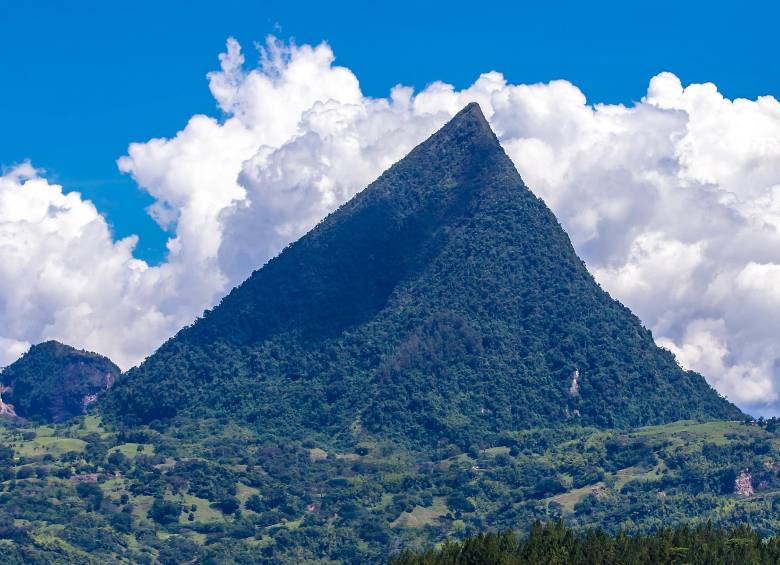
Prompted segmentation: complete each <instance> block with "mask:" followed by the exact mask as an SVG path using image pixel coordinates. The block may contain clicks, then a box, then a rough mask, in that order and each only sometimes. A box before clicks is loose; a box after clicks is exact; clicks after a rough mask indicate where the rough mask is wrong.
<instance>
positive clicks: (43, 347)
mask: <svg viewBox="0 0 780 565" xmlns="http://www.w3.org/2000/svg"><path fill="white" fill-rule="evenodd" d="M119 374H120V370H119V367H117V366H116V365H114V363H112V362H111V360H110V359H108V358H106V357H103V356H102V355H98V354H97V353H90V352H88V351H80V350H78V349H74V348H72V347H70V346H68V345H64V344H62V343H59V342H57V341H47V342H44V343H41V344H39V345H34V346H32V347H31V348H30V350H29V351H28V352H27V353H25V354H24V355H23V356H22V357H21V359H19V360H18V361H16V362H15V363H13V364H11V365H9V366H8V367H6V368H5V369H4V370H3V371H2V372H0V383H1V384H0V394H1V395H2V399H1V400H0V406H1V407H2V410H3V412H4V413H5V414H7V415H14V416H19V417H22V418H27V419H31V420H35V421H43V422H64V421H65V420H68V419H70V418H72V417H74V416H78V415H81V414H83V413H84V412H85V411H86V408H87V406H88V405H89V404H91V403H92V402H94V401H95V400H96V399H97V397H98V395H100V394H101V393H103V392H105V391H106V390H108V389H110V388H111V386H112V385H113V384H114V382H115V381H116V379H117V377H118V376H119Z"/></svg>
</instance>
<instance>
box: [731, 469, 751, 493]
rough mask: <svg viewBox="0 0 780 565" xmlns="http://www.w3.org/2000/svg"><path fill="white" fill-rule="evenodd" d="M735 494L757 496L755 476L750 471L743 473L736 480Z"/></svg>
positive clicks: (746, 470)
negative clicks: (754, 488) (754, 483)
mask: <svg viewBox="0 0 780 565" xmlns="http://www.w3.org/2000/svg"><path fill="white" fill-rule="evenodd" d="M734 494H738V495H739V496H753V495H754V494H755V491H754V490H753V476H752V475H751V474H750V471H749V470H748V469H745V470H743V471H741V472H740V473H739V475H737V478H736V479H735V480H734Z"/></svg>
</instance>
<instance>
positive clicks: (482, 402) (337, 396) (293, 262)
mask: <svg viewBox="0 0 780 565" xmlns="http://www.w3.org/2000/svg"><path fill="white" fill-rule="evenodd" d="M575 369H576V370H577V371H578V373H577V375H578V379H577V392H578V394H577V395H572V394H570V390H571V382H572V374H573V372H574V371H575ZM105 409H106V413H107V414H113V415H114V416H115V417H116V418H118V419H123V420H125V421H126V422H128V423H136V422H151V421H154V420H165V419H168V418H173V417H176V416H177V415H183V416H182V417H186V414H188V413H200V414H223V415H224V414H225V413H230V414H232V415H233V416H234V417H235V418H237V419H239V420H243V421H246V422H256V423H257V425H258V426H261V427H262V428H263V430H264V431H265V432H269V433H278V434H279V437H281V436H282V435H284V434H286V433H288V432H289V431H290V430H295V433H296V434H298V433H300V435H301V437H303V436H305V435H307V434H316V433H325V434H326V435H327V436H328V437H329V438H330V439H331V440H333V441H344V442H349V441H354V440H355V437H356V436H359V435H360V434H364V433H365V434H373V435H375V436H382V437H396V438H401V439H403V440H404V441H409V442H414V443H420V444H431V443H433V444H436V443H440V442H444V443H447V442H452V441H456V442H458V443H460V444H464V445H469V444H471V443H474V442H482V441H488V440H489V438H495V437H497V436H498V434H500V433H501V432H505V431H509V430H516V429H522V428H526V427H529V426H534V425H540V424H551V423H556V424H557V423H560V422H566V421H569V423H571V424H576V425H596V426H602V427H609V426H640V425H647V424H659V423H665V422H671V421H674V420H679V419H691V418H708V417H727V418H733V417H739V416H740V412H739V410H738V409H737V408H736V407H734V406H733V405H731V404H729V403H728V402H727V401H725V400H724V399H722V398H720V397H719V396H718V395H717V394H716V393H715V392H714V391H713V390H712V389H711V388H710V387H709V386H708V385H707V383H706V382H705V381H704V379H703V378H702V377H701V376H700V375H697V374H695V373H690V372H685V371H683V370H682V369H680V367H679V366H678V365H677V364H676V362H675V360H674V358H673V356H672V355H671V354H670V353H669V352H666V351H664V350H661V349H659V348H658V347H656V345H655V343H654V342H653V339H652V336H651V335H650V332H648V331H647V330H646V329H645V328H643V327H642V324H641V322H640V321H639V320H638V319H637V318H636V317H635V316H634V315H632V314H631V312H630V311H628V309H626V308H625V307H623V306H622V305H621V304H619V303H618V302H616V301H614V300H612V298H610V297H609V295H608V294H607V293H606V292H604V291H603V290H602V289H601V288H600V287H599V286H598V284H597V283H596V282H595V280H594V279H593V277H592V276H591V275H590V274H589V273H588V271H587V270H586V269H585V266H584V264H583V263H582V261H580V259H579V258H578V257H577V255H576V253H575V251H574V249H573V247H572V245H571V242H570V241H569V238H568V236H567V235H566V233H565V232H564V231H563V229H562V228H561V226H560V224H559V223H558V222H557V220H556V218H555V216H554V215H553V213H552V212H551V211H550V210H549V209H548V208H547V207H546V206H545V204H544V202H542V201H541V200H540V199H539V198H537V197H536V196H534V195H533V193H532V192H531V191H530V190H529V189H528V188H527V187H526V186H525V185H524V183H523V181H522V179H521V178H520V175H519V174H518V173H517V170H516V169H515V167H514V165H513V163H512V161H511V160H510V159H509V157H508V156H507V154H506V153H505V152H504V150H503V148H502V147H501V145H500V143H499V141H498V139H497V138H496V136H495V134H494V133H493V131H492V130H491V128H490V126H489V124H488V122H487V120H486V119H485V117H484V115H483V114H482V111H481V109H480V108H479V105H477V104H476V103H472V104H469V105H467V106H466V107H465V108H464V109H463V110H461V111H460V112H459V113H458V114H456V115H455V116H454V117H453V118H452V119H451V120H450V121H449V122H448V123H447V124H445V125H444V126H443V127H442V128H441V129H439V130H438V131H437V132H436V133H434V134H433V135H432V136H430V137H429V138H428V139H427V140H426V141H424V142H423V143H421V144H420V145H418V146H417V147H415V148H414V149H413V150H412V151H411V152H410V153H409V154H408V155H407V156H406V157H404V158H403V159H402V160H401V161H399V162H398V163H396V164H395V165H393V166H392V167H390V169H388V170H387V171H385V172H384V173H383V174H382V175H381V176H380V177H379V178H378V179H377V180H376V181H374V182H373V183H371V184H370V185H369V186H368V187H366V189H365V190H363V191H362V192H360V193H359V194H357V195H356V196H355V197H354V198H353V199H352V200H350V201H349V202H348V203H346V204H344V205H343V206H342V207H341V208H339V209H338V210H336V211H335V212H334V213H332V214H331V215H329V216H328V217H327V218H325V219H324V220H323V221H322V222H321V223H320V224H319V225H318V226H317V227H315V228H314V229H313V230H311V231H310V232H309V233H308V234H306V235H305V236H303V237H302V238H301V239H299V240H298V241H297V242H295V243H293V244H292V245H290V246H289V247H287V248H286V249H285V250H284V251H283V252H282V253H281V254H280V255H279V256H278V257H276V258H274V259H272V260H271V261H269V262H268V263H267V264H266V265H265V266H263V267H262V268H261V269H259V270H258V271H255V272H254V273H253V274H252V276H251V277H250V278H249V279H247V280H246V281H245V282H244V283H242V284H241V285H240V286H238V287H237V288H235V289H234V290H233V291H232V292H231V293H230V294H229V295H228V296H227V297H225V299H224V300H223V301H222V302H221V303H220V305H219V306H217V307H216V308H215V309H214V310H212V311H211V312H208V313H206V314H205V315H204V317H203V318H202V319H201V320H199V321H198V322H196V323H195V324H194V325H192V326H190V327H188V328H186V329H184V330H182V331H181V332H180V333H179V334H178V335H177V336H176V337H174V338H173V339H171V340H170V341H169V342H167V343H166V344H165V345H163V347H161V348H160V349H159V350H158V351H157V352H156V353H155V354H154V355H152V356H151V357H149V358H148V359H147V360H146V361H145V362H144V363H143V364H142V365H141V366H140V367H138V368H136V369H133V370H131V371H130V372H129V373H128V374H127V375H126V377H125V378H124V379H123V380H122V381H121V382H120V383H119V384H118V385H117V386H116V387H115V388H114V389H113V390H112V392H111V393H110V394H109V395H107V396H106V404H105Z"/></svg>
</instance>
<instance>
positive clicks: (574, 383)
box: [569, 369, 580, 396]
mask: <svg viewBox="0 0 780 565" xmlns="http://www.w3.org/2000/svg"><path fill="white" fill-rule="evenodd" d="M579 379H580V370H579V369H574V374H573V375H572V376H571V386H570V387H569V396H579V395H580V383H579Z"/></svg>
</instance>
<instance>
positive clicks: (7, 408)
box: [0, 384, 16, 418]
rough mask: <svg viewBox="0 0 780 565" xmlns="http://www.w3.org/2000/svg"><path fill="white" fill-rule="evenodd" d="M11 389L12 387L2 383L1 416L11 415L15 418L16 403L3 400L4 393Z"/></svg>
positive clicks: (0, 396)
mask: <svg viewBox="0 0 780 565" xmlns="http://www.w3.org/2000/svg"><path fill="white" fill-rule="evenodd" d="M10 391H11V388H10V387H6V386H3V385H2V384H0V416H9V417H11V418H15V417H16V411H15V410H14V405H13V404H8V403H7V402H5V401H3V393H5V392H10Z"/></svg>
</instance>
